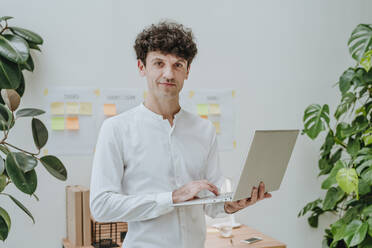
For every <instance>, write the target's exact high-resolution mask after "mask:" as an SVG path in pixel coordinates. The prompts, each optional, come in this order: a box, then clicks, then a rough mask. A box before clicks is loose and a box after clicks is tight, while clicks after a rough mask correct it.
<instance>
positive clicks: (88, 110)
mask: <svg viewBox="0 0 372 248" xmlns="http://www.w3.org/2000/svg"><path fill="white" fill-rule="evenodd" d="M79 113H80V114H81V115H91V114H92V103H91V102H81V103H80V109H79Z"/></svg>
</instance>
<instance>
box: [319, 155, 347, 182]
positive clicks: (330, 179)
mask: <svg viewBox="0 0 372 248" xmlns="http://www.w3.org/2000/svg"><path fill="white" fill-rule="evenodd" d="M345 167H346V164H345V163H344V162H343V161H341V160H339V161H337V162H336V164H335V166H334V167H333V168H332V170H331V174H330V175H329V177H328V178H327V179H325V180H324V181H323V183H322V189H329V188H330V187H331V186H332V185H334V184H336V183H337V180H336V175H337V172H338V171H339V170H340V169H341V168H345Z"/></svg>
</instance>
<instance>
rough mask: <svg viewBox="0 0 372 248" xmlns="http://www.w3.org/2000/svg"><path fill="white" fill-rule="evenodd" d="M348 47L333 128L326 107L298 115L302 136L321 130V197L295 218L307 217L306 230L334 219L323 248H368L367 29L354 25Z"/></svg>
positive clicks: (371, 158)
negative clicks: (349, 63)
mask: <svg viewBox="0 0 372 248" xmlns="http://www.w3.org/2000/svg"><path fill="white" fill-rule="evenodd" d="M348 45H349V51H350V54H351V56H352V58H353V59H354V60H356V61H357V65H356V66H355V67H353V68H348V69H347V70H346V71H345V72H344V73H343V74H342V75H341V77H340V79H339V81H338V86H339V89H340V92H341V95H342V97H341V102H340V104H339V105H338V106H337V108H336V111H335V113H334V118H335V122H336V123H335V126H334V128H331V126H330V115H329V106H328V105H327V104H325V105H323V106H320V105H318V104H312V105H310V106H308V107H307V108H306V110H305V113H304V116H303V121H304V130H303V133H302V134H307V136H309V137H310V138H311V139H315V138H317V136H318V135H319V133H321V132H322V131H326V135H325V140H324V143H323V145H322V146H321V148H320V159H319V163H318V167H319V170H320V172H319V175H318V176H323V177H324V180H323V182H322V185H321V188H322V189H324V190H327V193H326V195H325V197H324V199H322V198H319V199H316V200H315V201H312V202H310V203H308V204H307V205H306V206H305V207H304V208H303V209H302V210H301V211H300V212H299V214H298V217H300V216H303V215H305V214H306V213H308V212H311V215H310V217H308V223H309V224H310V226H311V227H317V226H318V219H319V216H320V215H322V214H323V213H326V212H331V213H334V214H337V215H338V220H337V221H336V222H334V223H332V224H331V225H330V227H329V228H327V229H326V230H325V238H324V240H323V244H322V245H323V247H358V248H362V247H372V191H371V186H372V127H371V118H372V70H371V66H372V65H371V56H372V25H367V24H360V25H358V26H357V27H356V28H355V29H354V31H353V32H352V34H351V36H350V39H349V41H348Z"/></svg>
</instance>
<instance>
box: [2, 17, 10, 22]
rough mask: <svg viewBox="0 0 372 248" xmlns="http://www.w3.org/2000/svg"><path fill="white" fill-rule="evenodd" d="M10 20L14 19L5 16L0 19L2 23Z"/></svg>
mask: <svg viewBox="0 0 372 248" xmlns="http://www.w3.org/2000/svg"><path fill="white" fill-rule="evenodd" d="M9 19H13V17H11V16H3V17H0V22H2V21H7V20H9Z"/></svg>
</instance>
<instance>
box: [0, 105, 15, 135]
mask: <svg viewBox="0 0 372 248" xmlns="http://www.w3.org/2000/svg"><path fill="white" fill-rule="evenodd" d="M13 125H14V119H13V116H12V112H10V110H9V109H8V108H7V107H6V106H5V105H3V104H0V130H7V129H8V128H12V127H13Z"/></svg>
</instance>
